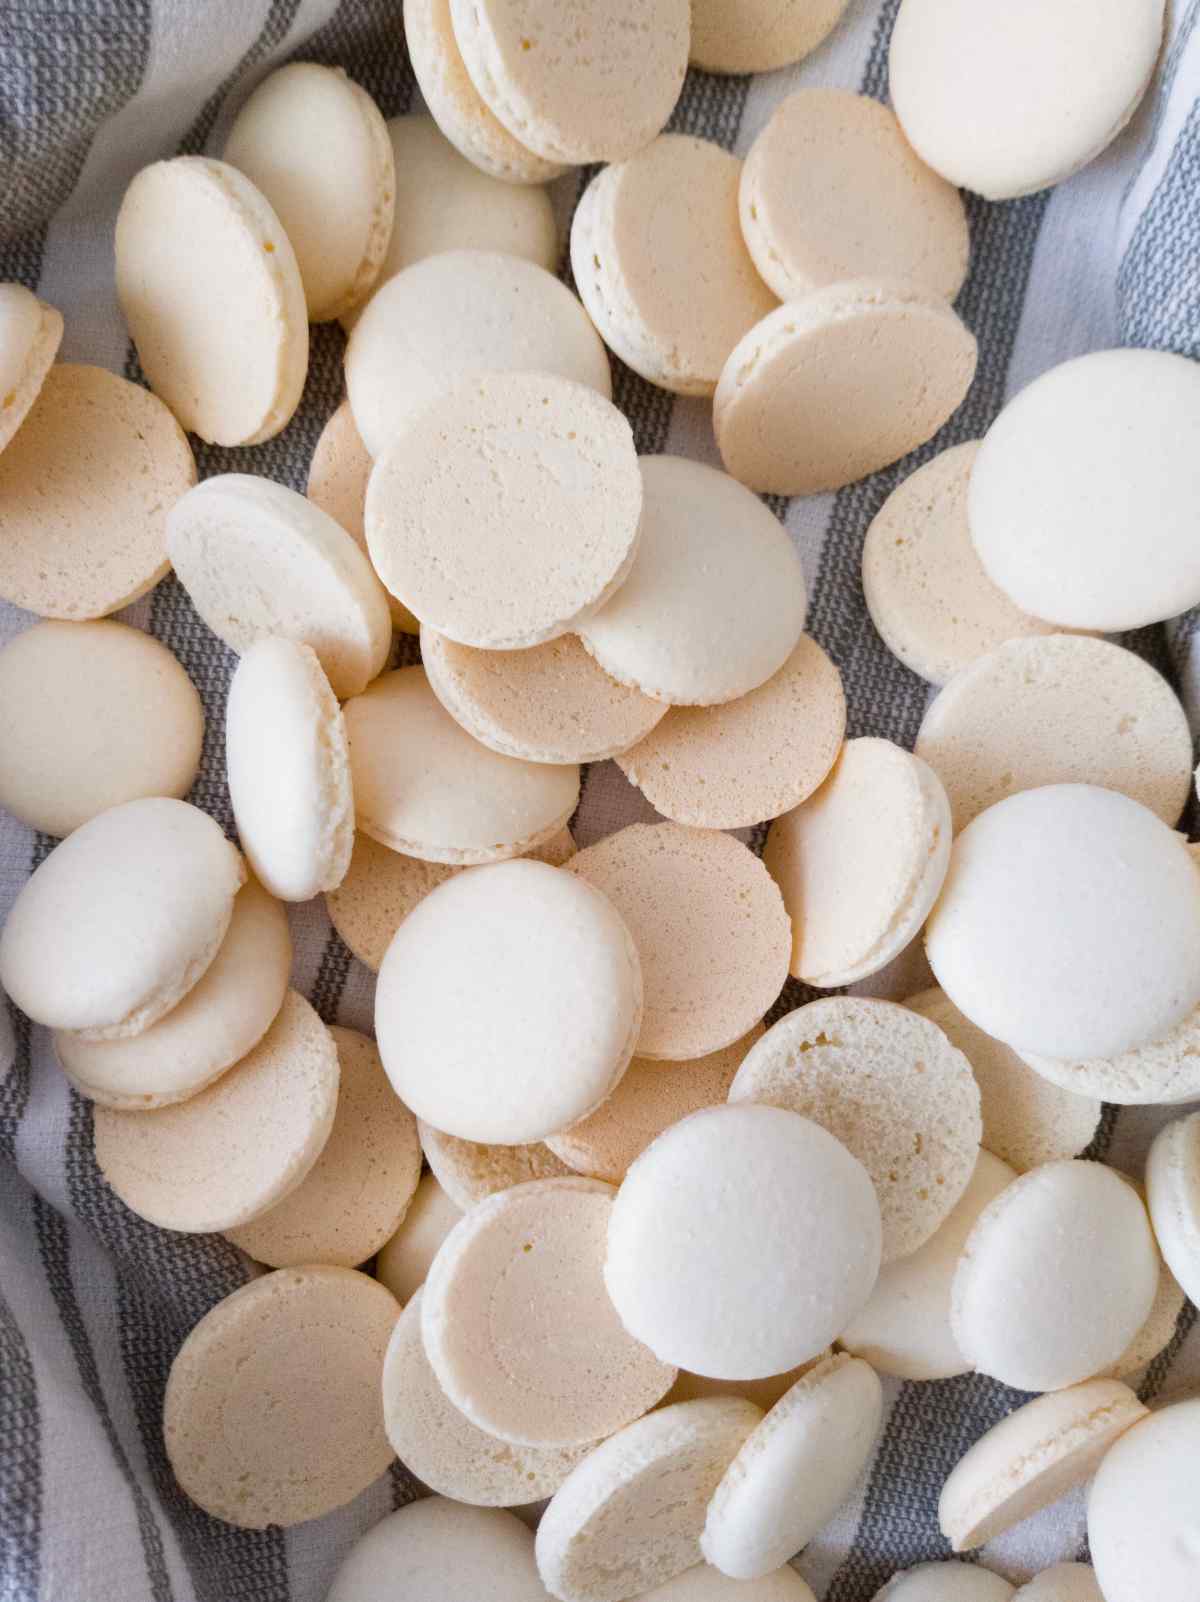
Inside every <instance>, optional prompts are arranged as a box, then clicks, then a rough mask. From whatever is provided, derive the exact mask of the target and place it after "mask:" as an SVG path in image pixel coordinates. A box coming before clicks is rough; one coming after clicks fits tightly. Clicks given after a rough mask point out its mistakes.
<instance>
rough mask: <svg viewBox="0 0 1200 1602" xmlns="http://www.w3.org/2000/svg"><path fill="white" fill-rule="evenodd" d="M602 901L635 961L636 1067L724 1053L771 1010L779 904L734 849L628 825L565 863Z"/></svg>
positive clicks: (777, 975) (725, 839) (719, 837)
mask: <svg viewBox="0 0 1200 1602" xmlns="http://www.w3.org/2000/svg"><path fill="white" fill-rule="evenodd" d="M566 871H567V872H568V873H570V874H572V875H574V876H576V877H578V878H581V879H583V880H585V881H586V882H587V883H588V884H589V885H592V886H594V888H595V889H597V890H599V891H600V892H601V893H602V894H603V895H605V896H606V897H607V898H608V899H609V901H611V903H612V904H613V906H614V907H615V908H616V909H617V911H618V913H620V915H621V917H622V918H623V919H624V920H625V923H626V924H627V925H628V927H629V931H630V934H631V935H632V937H633V942H634V945H635V946H636V947H637V950H638V954H639V956H640V958H641V966H642V975H643V978H644V981H645V991H646V1004H645V1014H644V1016H643V1019H642V1024H641V1032H640V1034H639V1035H638V1041H637V1051H638V1055H639V1056H641V1057H662V1058H668V1059H671V1060H676V1059H679V1058H691V1057H700V1056H704V1055H706V1054H707V1053H708V1052H710V1051H717V1050H719V1049H720V1048H721V1047H722V1046H728V1045H731V1044H732V1043H733V1042H734V1041H735V1040H740V1039H741V1038H742V1036H743V1035H744V1034H745V1033H746V1032H747V1031H748V1030H749V1029H750V1028H751V1027H752V1025H754V1024H756V1023H757V1022H758V1021H759V1019H760V1018H761V1017H762V1015H763V1014H764V1013H765V1012H766V1010H767V1008H768V1007H769V1006H770V1005H771V1003H772V1002H773V1001H774V1000H775V998H776V996H777V995H778V994H779V991H780V989H781V988H782V986H783V981H784V978H785V976H786V973H787V953H788V947H789V943H790V939H791V935H790V925H789V922H788V916H787V913H786V912H785V911H784V907H783V900H782V897H781V896H780V894H779V892H778V890H777V889H776V887H775V885H774V884H773V883H772V881H771V878H770V875H769V874H768V873H767V872H766V870H765V869H764V868H763V866H762V864H761V862H759V861H758V860H757V858H756V857H755V856H754V854H753V853H752V852H751V851H749V850H748V849H747V848H746V847H745V846H744V845H742V843H741V841H740V840H735V839H733V838H732V836H730V835H727V834H722V833H720V832H718V831H717V830H713V829H705V830H697V829H685V828H683V827H682V826H681V825H679V824H675V823H660V824H646V823H634V824H630V825H629V826H628V827H627V828H625V829H621V830H619V831H618V832H617V833H616V834H611V835H609V836H608V837H607V839H604V840H601V841H599V842H598V843H597V844H596V845H594V846H589V847H588V848H587V849H586V850H584V851H580V852H579V853H578V854H577V855H576V856H574V857H572V858H571V861H570V862H569V863H568V864H567V867H566Z"/></svg>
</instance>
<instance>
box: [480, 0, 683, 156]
mask: <svg viewBox="0 0 1200 1602" xmlns="http://www.w3.org/2000/svg"><path fill="white" fill-rule="evenodd" d="M450 15H451V17H452V19H453V22H454V36H455V39H456V40H457V41H458V47H459V49H460V50H461V51H462V58H463V62H464V64H465V65H466V69H467V71H468V73H469V74H470V76H471V81H472V82H473V83H474V85H475V87H476V89H477V90H478V91H479V93H480V95H481V96H482V97H483V99H484V100H485V101H486V102H487V104H488V106H489V107H490V108H491V110H492V111H493V112H494V113H495V115H496V117H497V118H498V119H499V120H500V122H502V123H503V124H504V126H505V127H506V128H507V129H508V131H509V132H510V133H511V134H512V135H513V136H514V138H516V139H519V140H520V142H521V143H522V144H523V145H525V146H526V147H527V148H528V149H530V150H532V151H534V152H535V153H536V154H537V155H539V156H542V157H544V158H545V159H546V160H547V161H564V162H574V163H583V162H591V161H622V160H624V158H625V157H627V156H632V155H633V154H634V153H635V151H638V150H641V149H642V147H643V146H645V145H647V144H649V143H650V141H651V140H652V139H653V138H654V136H655V134H657V133H659V132H660V131H661V129H662V128H663V127H664V126H665V125H666V121H667V118H668V117H669V116H670V115H671V111H672V109H673V107H674V105H675V102H676V100H677V99H678V97H679V91H680V90H681V89H682V87H683V79H684V74H685V73H686V71H687V58H688V42H689V39H690V35H691V7H690V3H689V0H651V3H650V4H649V5H647V4H646V3H645V0H576V3H575V4H574V5H573V6H572V7H571V8H570V10H569V11H559V10H557V9H550V10H546V9H545V8H544V7H542V6H541V5H539V4H538V0H478V3H475V0H450Z"/></svg>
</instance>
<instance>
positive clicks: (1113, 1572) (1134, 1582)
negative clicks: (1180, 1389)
mask: <svg viewBox="0 0 1200 1602" xmlns="http://www.w3.org/2000/svg"><path fill="white" fill-rule="evenodd" d="M1198 1447H1200V1399H1195V1398H1192V1399H1189V1400H1183V1401H1179V1402H1176V1403H1175V1404H1174V1405H1173V1406H1171V1407H1164V1408H1163V1409H1162V1411H1161V1412H1158V1413H1155V1414H1153V1415H1152V1416H1151V1417H1150V1418H1146V1419H1143V1420H1142V1421H1141V1423H1140V1424H1136V1425H1135V1426H1134V1427H1133V1429H1131V1430H1129V1431H1128V1433H1127V1434H1125V1435H1123V1436H1122V1437H1121V1439H1120V1440H1119V1441H1118V1442H1117V1444H1116V1445H1115V1446H1114V1447H1113V1449H1112V1451H1111V1452H1109V1453H1108V1454H1107V1455H1106V1456H1105V1458H1104V1461H1103V1462H1102V1463H1101V1465H1100V1467H1099V1469H1098V1470H1097V1473H1096V1478H1095V1480H1093V1482H1092V1489H1091V1493H1090V1495H1089V1497H1088V1541H1089V1544H1090V1546H1091V1549H1092V1562H1093V1563H1094V1564H1095V1567H1096V1579H1097V1580H1098V1581H1099V1583H1100V1589H1101V1591H1102V1593H1103V1595H1104V1598H1105V1602H1141V1599H1142V1598H1143V1597H1145V1596H1146V1594H1147V1591H1148V1590H1149V1594H1150V1595H1152V1596H1154V1597H1157V1598H1158V1599H1159V1602H1190V1599H1191V1597H1192V1595H1193V1594H1194V1592H1195V1588H1196V1478H1195V1475H1194V1474H1193V1473H1192V1467H1193V1465H1194V1464H1195V1461H1196V1451H1197V1448H1198Z"/></svg>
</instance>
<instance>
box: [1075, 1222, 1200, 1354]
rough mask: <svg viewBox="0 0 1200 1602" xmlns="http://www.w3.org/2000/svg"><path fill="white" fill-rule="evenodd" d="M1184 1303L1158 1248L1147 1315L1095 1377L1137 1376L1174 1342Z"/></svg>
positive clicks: (1181, 1294) (1173, 1277)
mask: <svg viewBox="0 0 1200 1602" xmlns="http://www.w3.org/2000/svg"><path fill="white" fill-rule="evenodd" d="M1187 1300H1188V1298H1187V1296H1186V1295H1185V1293H1184V1289H1183V1286H1182V1285H1181V1284H1180V1283H1179V1281H1178V1280H1177V1279H1176V1278H1175V1276H1174V1274H1173V1273H1172V1272H1171V1270H1170V1269H1169V1268H1168V1267H1167V1264H1166V1260H1165V1258H1161V1248H1160V1261H1159V1265H1158V1290H1157V1291H1156V1293H1155V1296H1154V1303H1153V1305H1152V1307H1151V1308H1150V1315H1149V1317H1148V1318H1147V1319H1146V1322H1145V1323H1144V1324H1143V1325H1142V1327H1141V1329H1140V1330H1138V1332H1137V1334H1136V1335H1135V1336H1134V1337H1133V1339H1132V1340H1131V1341H1130V1343H1129V1345H1128V1346H1127V1347H1126V1348H1125V1350H1124V1352H1122V1354H1121V1356H1120V1357H1118V1358H1117V1360H1116V1362H1115V1363H1113V1364H1112V1366H1111V1367H1110V1368H1107V1369H1105V1370H1104V1372H1103V1374H1102V1375H1098V1376H1097V1378H1104V1379H1128V1378H1129V1376H1130V1375H1131V1374H1140V1373H1141V1372H1142V1370H1143V1369H1144V1368H1146V1366H1147V1365H1148V1364H1150V1363H1152V1362H1153V1361H1154V1359H1155V1358H1156V1357H1158V1356H1159V1355H1160V1353H1162V1352H1165V1351H1166V1349H1167V1347H1168V1346H1170V1344H1171V1342H1172V1341H1173V1340H1174V1339H1175V1337H1176V1334H1177V1333H1178V1330H1179V1316H1180V1314H1181V1313H1182V1312H1183V1310H1184V1307H1185V1305H1186V1304H1187Z"/></svg>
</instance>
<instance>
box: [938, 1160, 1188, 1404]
mask: <svg viewBox="0 0 1200 1602" xmlns="http://www.w3.org/2000/svg"><path fill="white" fill-rule="evenodd" d="M1158 1278H1159V1259H1158V1253H1157V1251H1156V1249H1155V1244H1154V1235H1153V1232H1152V1231H1151V1229H1150V1221H1149V1219H1148V1218H1147V1216H1146V1209H1145V1208H1144V1207H1143V1205H1142V1203H1141V1200H1140V1198H1139V1197H1138V1194H1137V1192H1136V1191H1135V1190H1134V1189H1133V1187H1132V1186H1131V1185H1129V1184H1128V1183H1127V1182H1126V1181H1125V1180H1124V1179H1123V1178H1122V1177H1121V1176H1120V1175H1119V1174H1116V1173H1114V1172H1113V1170H1112V1169H1109V1168H1105V1167H1103V1166H1102V1165H1101V1164H1099V1163H1094V1162H1080V1161H1074V1162H1071V1161H1065V1162H1054V1163H1045V1164H1043V1166H1042V1167H1040V1168H1034V1169H1032V1170H1031V1171H1030V1172H1029V1173H1027V1174H1022V1175H1021V1176H1020V1177H1019V1178H1018V1179H1016V1180H1014V1182H1013V1183H1012V1184H1011V1185H1009V1186H1008V1188H1007V1189H1006V1190H1004V1191H1002V1192H1001V1193H1000V1195H999V1196H998V1197H997V1198H996V1199H995V1201H993V1202H991V1203H990V1204H989V1205H988V1206H987V1207H985V1208H984V1210H983V1212H982V1213H981V1214H980V1215H979V1218H978V1219H977V1220H976V1223H975V1226H974V1228H973V1229H972V1230H971V1233H970V1235H969V1236H968V1237H967V1243H966V1245H965V1247H964V1248H963V1253H962V1256H961V1257H960V1259H959V1264H958V1268H957V1270H956V1272H955V1276H954V1287H953V1291H952V1294H951V1304H950V1322H951V1328H952V1330H953V1332H954V1339H955V1342H956V1344H957V1345H958V1347H959V1350H960V1351H961V1352H962V1354H963V1356H964V1358H966V1359H967V1361H968V1362H969V1363H971V1364H973V1365H974V1367H975V1368H977V1369H978V1370H979V1371H980V1372H981V1373H983V1374H988V1375H990V1376H991V1377H992V1378H993V1379H998V1380H1001V1381H1003V1383H1004V1384H1006V1385H1011V1386H1014V1387H1015V1388H1016V1389H1018V1390H1027V1391H1052V1390H1061V1389H1063V1388H1064V1387H1066V1386H1068V1385H1075V1384H1078V1383H1079V1382H1080V1381H1082V1380H1085V1379H1088V1378H1090V1377H1091V1376H1092V1375H1093V1374H1096V1373H1099V1372H1100V1371H1102V1370H1103V1369H1105V1368H1108V1367H1109V1366H1111V1365H1112V1364H1114V1363H1115V1362H1116V1361H1117V1360H1118V1359H1119V1358H1120V1357H1121V1356H1122V1354H1123V1353H1124V1351H1125V1349H1126V1348H1127V1347H1128V1345H1129V1343H1130V1341H1131V1340H1132V1339H1133V1337H1134V1336H1135V1335H1136V1334H1137V1333H1138V1331H1139V1330H1140V1329H1141V1328H1142V1326H1143V1324H1144V1323H1145V1322H1146V1319H1147V1317H1148V1316H1149V1313H1150V1309H1151V1307H1152V1306H1153V1305H1154V1299H1155V1296H1156V1294H1157V1291H1158Z"/></svg>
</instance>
